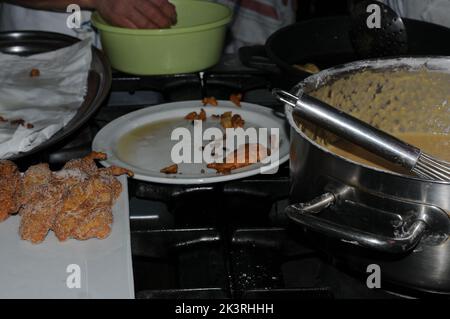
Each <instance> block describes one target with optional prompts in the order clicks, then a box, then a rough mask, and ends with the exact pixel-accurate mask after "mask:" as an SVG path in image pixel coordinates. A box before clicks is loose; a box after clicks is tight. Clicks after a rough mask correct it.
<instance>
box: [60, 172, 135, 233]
mask: <svg viewBox="0 0 450 319" xmlns="http://www.w3.org/2000/svg"><path fill="white" fill-rule="evenodd" d="M123 174H128V175H130V176H132V173H131V172H130V171H128V170H126V169H122V168H118V167H110V168H105V169H99V170H98V171H97V172H96V173H94V174H92V175H90V176H88V177H87V179H86V180H84V181H83V182H81V183H78V184H75V185H74V186H73V187H72V188H71V189H70V192H69V193H68V194H67V196H66V197H65V198H64V200H63V205H62V208H61V210H60V212H59V213H58V215H57V216H56V219H55V222H54V224H53V227H52V230H53V231H54V232H55V235H56V237H57V238H58V239H59V240H60V241H65V240H67V239H69V238H74V239H78V240H87V239H90V238H98V239H104V238H106V237H108V236H109V234H110V232H111V224H112V222H113V215H112V206H113V204H114V202H115V201H116V199H117V198H118V197H119V195H120V193H121V191H122V185H121V184H120V182H119V181H118V180H117V179H116V178H115V176H118V175H123Z"/></svg>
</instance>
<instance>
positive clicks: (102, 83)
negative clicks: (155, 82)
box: [0, 31, 112, 160]
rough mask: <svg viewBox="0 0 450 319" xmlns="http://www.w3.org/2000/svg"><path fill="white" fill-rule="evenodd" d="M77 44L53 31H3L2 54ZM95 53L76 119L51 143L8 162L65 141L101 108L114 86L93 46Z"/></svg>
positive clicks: (0, 38) (106, 64) (108, 69)
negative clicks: (85, 91) (84, 94)
mask: <svg viewBox="0 0 450 319" xmlns="http://www.w3.org/2000/svg"><path fill="white" fill-rule="evenodd" d="M78 41H80V40H79V39H77V38H73V37H70V36H67V35H63V34H59V33H52V32H39V31H18V32H0V52H2V53H6V54H15V55H22V56H28V55H32V54H38V53H44V52H49V51H53V50H58V49H61V48H64V47H67V46H69V45H72V44H74V43H76V42H78ZM92 53H93V54H92V65H91V70H90V72H89V77H88V89H87V94H86V96H85V99H84V102H83V104H82V105H81V107H80V108H79V110H78V112H77V114H76V115H75V116H74V118H73V119H72V120H71V121H70V122H69V123H68V124H67V125H66V126H65V127H64V128H63V129H61V130H60V131H59V132H57V133H56V134H55V135H53V136H52V137H51V138H50V139H49V140H47V141H45V142H44V143H42V144H40V145H39V146H37V147H35V148H34V149H32V150H30V151H28V152H24V153H20V154H17V155H15V156H13V157H12V158H9V159H13V160H16V159H19V158H24V157H27V156H29V155H31V154H35V153H37V152H40V151H42V150H44V149H47V148H49V147H50V146H52V145H54V144H56V143H58V142H60V141H62V140H63V139H65V138H67V137H68V136H70V135H71V134H72V133H74V132H75V131H77V130H78V129H79V128H81V127H82V126H83V124H85V123H86V122H87V121H88V120H89V119H90V118H91V117H92V116H93V115H94V113H95V112H96V111H97V110H98V109H99V107H100V106H101V105H102V102H103V101H104V100H105V98H106V96H107V95H108V93H109V89H110V87H111V80H112V76H111V67H110V64H109V62H108V59H107V58H106V57H105V56H104V55H103V53H102V52H101V51H99V50H98V49H96V48H94V47H93V48H92Z"/></svg>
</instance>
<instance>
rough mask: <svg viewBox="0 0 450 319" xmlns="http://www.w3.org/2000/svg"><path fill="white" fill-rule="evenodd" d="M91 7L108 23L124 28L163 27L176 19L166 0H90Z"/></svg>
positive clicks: (166, 26)
mask: <svg viewBox="0 0 450 319" xmlns="http://www.w3.org/2000/svg"><path fill="white" fill-rule="evenodd" d="M92 7H93V8H94V9H95V10H97V11H98V12H99V13H100V15H101V16H102V17H103V19H105V20H106V21H107V22H108V23H110V24H112V25H115V26H119V27H125V28H132V29H163V28H169V27H170V26H172V25H173V24H175V23H176V21H177V13H176V11H175V6H174V5H173V4H171V3H170V2H169V1H168V0H92Z"/></svg>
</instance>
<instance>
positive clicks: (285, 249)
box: [19, 56, 398, 299]
mask: <svg viewBox="0 0 450 319" xmlns="http://www.w3.org/2000/svg"><path fill="white" fill-rule="evenodd" d="M280 81H281V80H280V79H277V78H276V77H274V76H273V75H271V74H264V73H263V72H259V71H255V70H252V69H248V68H246V67H244V66H243V65H241V64H240V62H239V59H238V58H237V57H235V56H225V57H224V59H223V60H222V62H221V64H220V65H218V66H216V67H215V68H213V69H211V70H208V71H206V72H204V73H201V74H181V75H173V76H155V77H139V76H131V75H127V74H122V73H119V72H114V73H113V84H112V90H111V94H110V97H109V99H108V101H107V103H105V105H104V106H103V107H102V109H101V110H100V111H99V113H98V114H97V115H96V116H95V118H93V119H92V120H91V121H90V122H89V123H88V125H86V126H85V127H84V128H83V129H82V130H80V131H79V132H78V133H77V134H76V135H74V136H73V137H72V138H71V139H69V140H68V141H65V142H64V143H62V144H60V145H58V146H56V147H55V148H53V149H52V150H50V152H47V153H45V154H38V155H36V156H33V158H32V159H25V160H24V161H22V163H19V164H21V166H28V165H30V164H35V163H37V162H41V161H47V162H49V163H50V164H51V166H53V167H54V168H59V167H60V166H61V165H62V164H63V163H65V162H66V161H68V160H70V159H72V158H78V157H82V156H84V155H86V154H88V153H89V152H90V151H91V147H90V145H91V143H92V140H93V138H94V136H95V134H96V133H97V132H98V131H99V130H100V129H101V128H102V127H103V126H105V125H106V124H108V123H109V122H111V121H112V120H114V119H116V118H118V117H120V116H122V115H124V114H127V113H129V112H132V111H135V110H138V109H141V108H143V107H148V106H151V105H157V104H161V103H166V102H172V101H180V100H198V99H201V97H202V96H215V97H216V98H217V99H228V97H229V96H230V94H232V93H242V94H243V100H244V101H246V102H250V103H256V104H261V105H264V106H267V107H273V108H279V107H281V106H280V105H279V104H278V103H277V102H276V100H275V99H274V98H273V97H272V95H271V93H270V88H271V87H273V86H275V85H276V86H282V82H280ZM129 195H130V224H131V231H132V233H131V240H132V251H133V269H134V280H135V290H136V297H137V298H143V299H147V298H201V299H209V298H242V299H255V298H256V299H263V298H270V299H277V298H279V299H301V298H324V299H330V298H397V297H398V295H395V294H392V293H390V292H387V291H384V290H371V289H369V288H367V286H366V278H361V277H360V276H358V275H354V274H351V273H349V272H347V271H346V270H343V269H341V267H340V266H339V264H337V263H336V262H335V261H334V259H333V258H332V257H330V256H327V255H326V254H324V253H322V252H320V251H317V250H315V249H314V248H312V246H311V245H309V243H308V242H307V241H306V239H305V238H304V237H303V232H302V229H300V228H299V227H297V226H295V225H292V224H291V223H289V221H288V220H287V218H286V217H285V214H284V208H285V207H286V206H287V205H288V195H289V167H288V165H283V166H282V167H281V168H280V169H279V171H278V173H277V174H275V175H261V176H255V177H250V178H246V179H243V180H239V181H232V182H227V183H219V184H212V185H201V186H179V185H162V184H153V183H147V182H141V181H136V180H130V181H129Z"/></svg>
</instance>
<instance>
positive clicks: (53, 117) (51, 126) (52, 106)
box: [0, 40, 92, 159]
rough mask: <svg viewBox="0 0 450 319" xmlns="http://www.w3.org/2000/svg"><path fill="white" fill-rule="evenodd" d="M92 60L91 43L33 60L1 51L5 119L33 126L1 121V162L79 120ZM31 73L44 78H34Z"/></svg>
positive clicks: (0, 112)
mask: <svg viewBox="0 0 450 319" xmlns="http://www.w3.org/2000/svg"><path fill="white" fill-rule="evenodd" d="M91 61H92V51H91V44H90V41H89V40H84V41H81V42H78V43H76V44H74V45H72V46H70V47H66V48H63V49H60V50H56V51H52V52H47V53H42V54H37V55H32V56H28V57H20V56H16V55H8V54H1V53H0V70H1V71H0V116H2V117H3V118H6V119H8V120H18V119H22V120H24V121H25V122H26V123H30V124H32V125H33V126H34V127H33V128H31V129H30V128H27V127H24V126H22V125H11V123H10V122H0V159H1V158H7V157H10V156H12V155H15V154H17V153H19V152H26V151H28V150H31V149H33V148H35V147H36V146H38V145H39V144H42V143H43V142H45V141H46V140H48V139H49V138H50V137H52V136H53V135H54V134H55V133H56V132H58V131H59V130H60V129H61V128H63V127H64V126H65V125H66V124H67V123H68V122H69V121H70V120H71V119H72V118H73V117H74V116H75V114H76V112H77V110H78V108H79V107H80V106H81V105H82V103H83V100H84V96H85V94H86V91H87V78H88V75H89V69H90V66H91ZM32 69H39V71H40V76H38V77H31V76H30V72H31V70H32Z"/></svg>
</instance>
